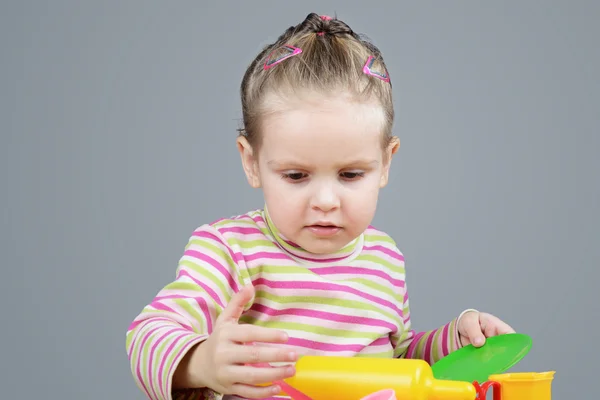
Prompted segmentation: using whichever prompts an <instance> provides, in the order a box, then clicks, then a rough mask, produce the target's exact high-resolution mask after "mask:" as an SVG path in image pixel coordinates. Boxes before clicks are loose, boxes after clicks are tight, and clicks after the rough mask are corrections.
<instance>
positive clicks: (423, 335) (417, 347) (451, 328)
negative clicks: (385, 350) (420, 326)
mask: <svg viewBox="0 0 600 400" xmlns="http://www.w3.org/2000/svg"><path fill="white" fill-rule="evenodd" d="M402 311H403V316H402V318H403V322H404V329H403V330H402V331H401V332H399V333H398V334H397V335H395V336H394V337H393V340H394V341H395V344H396V346H395V350H394V356H395V357H399V358H412V359H421V360H425V361H426V362H427V363H428V364H429V365H433V364H434V363H435V362H437V361H438V360H440V359H441V358H443V357H445V356H447V355H448V354H450V353H452V352H453V351H456V350H458V349H459V348H460V347H461V344H460V339H459V335H458V324H457V322H458V318H454V319H453V320H451V321H450V322H448V323H447V324H445V325H443V326H441V327H439V328H437V329H433V330H430V331H425V332H418V331H415V330H414V329H413V328H412V322H411V319H410V306H409V300H408V291H405V294H404V302H403V305H402Z"/></svg>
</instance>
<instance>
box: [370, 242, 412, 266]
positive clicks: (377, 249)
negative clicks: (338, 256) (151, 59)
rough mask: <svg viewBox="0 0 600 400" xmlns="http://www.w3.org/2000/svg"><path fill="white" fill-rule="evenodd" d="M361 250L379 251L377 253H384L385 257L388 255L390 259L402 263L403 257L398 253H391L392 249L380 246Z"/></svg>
mask: <svg viewBox="0 0 600 400" xmlns="http://www.w3.org/2000/svg"><path fill="white" fill-rule="evenodd" d="M363 250H367V251H379V252H382V253H385V254H386V255H388V256H390V257H392V258H395V259H397V260H400V261H402V262H404V256H403V255H402V254H399V253H398V252H396V251H393V250H392V249H389V248H387V247H384V246H381V245H374V246H364V247H363Z"/></svg>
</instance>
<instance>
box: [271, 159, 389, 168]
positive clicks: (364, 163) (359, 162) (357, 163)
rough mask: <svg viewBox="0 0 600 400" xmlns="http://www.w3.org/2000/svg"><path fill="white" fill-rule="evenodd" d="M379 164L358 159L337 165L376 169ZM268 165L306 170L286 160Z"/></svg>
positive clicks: (275, 161) (272, 161)
mask: <svg viewBox="0 0 600 400" xmlns="http://www.w3.org/2000/svg"><path fill="white" fill-rule="evenodd" d="M378 164H379V161H378V160H368V159H356V160H350V161H346V162H344V163H343V164H340V165H337V167H338V168H347V167H349V166H369V167H375V166H377V165H378ZM267 165H269V166H270V167H273V168H284V167H285V168H293V167H296V168H305V166H304V165H303V164H302V163H300V162H297V161H292V160H290V161H285V160H270V161H268V162H267Z"/></svg>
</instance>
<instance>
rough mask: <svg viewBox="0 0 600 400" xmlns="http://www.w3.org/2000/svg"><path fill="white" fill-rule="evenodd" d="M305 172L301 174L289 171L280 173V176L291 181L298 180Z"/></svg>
mask: <svg viewBox="0 0 600 400" xmlns="http://www.w3.org/2000/svg"><path fill="white" fill-rule="evenodd" d="M305 175H306V174H303V173H302V172H290V173H287V174H281V177H282V178H283V179H289V180H291V181H299V180H301V179H302V178H304V177H305Z"/></svg>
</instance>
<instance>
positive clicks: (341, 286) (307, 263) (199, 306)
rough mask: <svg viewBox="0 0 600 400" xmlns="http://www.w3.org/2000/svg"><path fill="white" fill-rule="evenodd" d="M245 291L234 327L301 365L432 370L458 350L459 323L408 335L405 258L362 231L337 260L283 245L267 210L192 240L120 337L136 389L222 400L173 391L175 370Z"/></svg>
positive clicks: (372, 232)
mask: <svg viewBox="0 0 600 400" xmlns="http://www.w3.org/2000/svg"><path fill="white" fill-rule="evenodd" d="M247 284H252V285H253V286H254V288H255V295H254V298H253V299H252V301H251V302H250V303H249V304H248V305H247V307H246V309H245V311H244V313H243V315H242V318H241V319H240V323H248V324H255V325H260V326H265V327H271V328H276V329H280V330H285V331H286V332H287V333H288V334H289V341H288V342H287V343H286V346H292V347H294V348H295V350H296V351H297V352H298V354H300V355H335V356H349V357H404V358H420V359H423V360H425V361H427V362H428V363H430V364H433V363H434V362H436V361H437V360H439V359H440V358H442V357H444V356H446V355H447V354H449V353H451V352H452V351H454V350H456V349H457V348H459V347H460V344H459V342H458V334H457V331H456V329H457V324H456V322H457V319H453V320H452V321H450V322H449V323H447V324H446V325H444V326H442V327H440V328H438V329H435V330H431V331H428V332H416V331H414V330H413V328H412V326H411V319H410V308H409V301H408V294H407V289H406V282H405V269H404V257H403V255H402V253H401V252H400V250H398V248H397V247H396V244H395V242H394V241H393V240H392V239H391V238H390V237H389V236H388V235H387V234H385V233H383V232H381V231H379V230H377V229H375V228H374V227H371V226H370V227H369V228H368V229H367V230H366V231H365V232H364V233H363V234H362V235H361V236H359V237H358V238H356V239H355V240H354V241H353V242H352V243H350V244H348V245H347V246H346V247H344V248H343V249H341V250H340V251H339V252H338V253H336V254H332V255H331V254H330V255H328V256H318V255H315V254H311V253H308V252H306V251H304V250H303V249H301V248H299V247H298V246H297V245H295V244H293V243H291V242H289V241H288V240H286V239H285V238H284V237H283V236H282V235H281V234H280V233H279V232H278V231H277V229H276V228H275V226H274V225H273V223H272V221H271V220H270V218H269V215H268V213H267V212H266V211H265V210H255V211H251V212H249V213H246V214H243V215H239V216H234V217H231V218H226V219H220V220H218V221H215V222H213V223H210V224H205V225H202V226H200V227H199V228H197V229H196V230H195V231H194V232H193V234H192V235H191V237H190V239H189V241H188V244H187V246H186V247H185V250H184V253H183V255H182V257H181V259H180V261H179V264H178V267H177V269H176V277H175V280H174V281H173V282H171V283H169V284H167V285H166V286H165V287H164V288H163V289H161V290H160V292H159V293H158V294H157V295H156V297H155V298H154V299H153V300H152V302H151V303H150V304H148V305H146V306H145V307H144V308H143V310H142V311H141V313H140V314H139V315H138V316H137V317H136V318H135V319H134V321H133V322H132V323H131V325H130V326H129V328H128V330H127V334H126V349H127V353H128V357H129V360H130V366H131V371H132V374H133V377H134V380H135V382H136V384H137V385H138V386H139V388H140V389H141V390H142V391H143V392H144V393H145V394H146V396H147V397H148V398H149V399H156V400H159V399H160V400H166V399H168V400H179V399H221V398H223V399H230V398H234V397H229V396H221V395H219V394H217V393H214V392H212V391H210V390H208V389H202V390H200V389H197V390H182V391H175V390H173V389H172V387H171V380H172V376H173V373H174V366H175V365H177V364H178V362H179V361H180V360H181V359H182V357H183V356H184V355H185V353H186V351H187V350H189V349H190V348H191V347H192V346H193V345H195V344H196V343H199V342H201V341H203V340H204V339H206V338H207V337H208V335H210V333H211V332H212V329H213V324H214V322H215V320H216V318H217V316H218V315H219V313H220V312H221V311H222V310H223V308H224V307H225V306H226V305H227V303H228V300H229V299H230V298H231V296H232V295H233V294H234V293H235V292H237V291H238V290H239V289H240V288H241V287H242V286H244V285H247Z"/></svg>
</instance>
